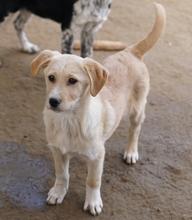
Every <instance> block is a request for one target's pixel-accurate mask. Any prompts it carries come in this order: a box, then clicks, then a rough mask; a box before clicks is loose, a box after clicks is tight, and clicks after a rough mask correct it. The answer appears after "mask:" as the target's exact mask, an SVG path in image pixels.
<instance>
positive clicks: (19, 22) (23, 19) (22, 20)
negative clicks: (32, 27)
mask: <svg viewBox="0 0 192 220" xmlns="http://www.w3.org/2000/svg"><path fill="white" fill-rule="evenodd" d="M31 15H32V14H31V12H29V11H27V10H25V9H21V10H20V13H19V15H18V16H17V18H16V19H15V21H14V26H15V30H16V32H17V35H18V37H19V40H20V42H21V45H22V48H23V51H25V52H27V53H37V52H38V51H39V47H38V46H37V45H35V44H32V43H31V42H29V40H28V39H27V37H26V34H25V32H24V29H25V26H26V23H27V22H28V21H29V19H30V17H31Z"/></svg>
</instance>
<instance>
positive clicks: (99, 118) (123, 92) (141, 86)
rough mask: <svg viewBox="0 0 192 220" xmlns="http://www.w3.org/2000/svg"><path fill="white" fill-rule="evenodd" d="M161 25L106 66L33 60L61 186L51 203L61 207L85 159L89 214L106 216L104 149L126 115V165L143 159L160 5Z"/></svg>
mask: <svg viewBox="0 0 192 220" xmlns="http://www.w3.org/2000/svg"><path fill="white" fill-rule="evenodd" d="M155 8H156V15H157V16H156V22H155V24H154V27H153V29H152V31H151V32H150V33H149V34H148V35H147V37H146V38H145V39H144V40H142V41H140V42H139V43H137V44H136V45H133V46H130V47H128V48H126V49H125V50H124V51H121V52H119V53H117V54H115V55H112V56H110V57H108V58H107V59H106V60H105V61H104V63H103V65H101V64H99V63H97V62H96V61H94V60H92V59H90V58H85V59H83V58H81V57H78V56H75V55H66V54H64V55H62V54H60V53H59V52H52V51H49V50H45V51H43V52H41V53H40V55H39V56H38V57H37V58H36V59H35V60H33V61H32V63H31V70H32V75H33V77H36V76H37V75H38V73H39V71H40V69H41V68H44V73H45V80H46V93H47V97H46V104H45V109H44V121H45V128H46V137H47V141H48V143H49V146H50V148H51V150H52V152H53V157H54V161H55V170H56V181H55V184H54V186H53V188H52V189H51V190H50V191H49V193H48V198H47V203H48V204H60V203H61V202H62V201H63V198H64V196H65V195H66V192H67V189H68V186H69V160H70V158H71V157H72V156H74V155H82V156H84V158H85V159H86V161H87V166H88V176H87V181H86V199H85V204H84V210H87V209H89V210H90V212H91V213H92V214H93V215H95V214H99V213H100V212H101V211H102V208H103V203H102V199H101V195H100V186H101V176H102V171H103V161H104V156H105V147H104V144H105V142H106V140H107V139H108V138H109V137H110V136H111V135H112V134H113V132H114V131H115V129H116V128H117V126H118V125H119V122H120V120H121V118H122V116H123V114H124V113H125V112H128V115H129V118H130V129H129V132H128V140H129V141H128V144H127V147H126V149H125V152H124V160H125V161H126V162H127V163H128V164H131V163H133V164H134V163H136V161H137V160H138V157H139V156H138V147H137V145H138V136H139V131H140V128H141V123H142V122H143V120H144V114H145V113H144V111H145V104H146V98H147V94H148V91H149V75H148V71H147V68H146V66H145V64H144V63H143V60H142V57H143V55H144V54H145V53H146V52H147V51H148V50H149V49H151V48H152V47H153V46H154V44H155V43H156V42H157V41H158V39H159V38H160V36H161V35H162V32H163V29H164V25H165V11H164V8H163V7H162V6H161V5H159V4H155Z"/></svg>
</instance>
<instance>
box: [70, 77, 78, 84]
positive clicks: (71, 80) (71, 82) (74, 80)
mask: <svg viewBox="0 0 192 220" xmlns="http://www.w3.org/2000/svg"><path fill="white" fill-rule="evenodd" d="M76 82H77V80H76V79H73V78H70V79H69V80H68V84H69V85H71V84H72V85H73V84H75V83H76Z"/></svg>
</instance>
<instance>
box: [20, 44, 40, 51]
mask: <svg viewBox="0 0 192 220" xmlns="http://www.w3.org/2000/svg"><path fill="white" fill-rule="evenodd" d="M39 50H40V49H39V47H38V46H37V45H35V44H32V43H30V42H27V43H25V45H23V51H24V52H26V53H30V54H33V53H38V52H39Z"/></svg>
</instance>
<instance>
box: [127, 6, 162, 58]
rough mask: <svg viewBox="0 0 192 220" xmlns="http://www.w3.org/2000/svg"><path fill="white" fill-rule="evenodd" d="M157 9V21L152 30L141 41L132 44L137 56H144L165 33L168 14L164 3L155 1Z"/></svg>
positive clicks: (132, 49)
mask: <svg viewBox="0 0 192 220" xmlns="http://www.w3.org/2000/svg"><path fill="white" fill-rule="evenodd" d="M154 5H155V9H156V21H155V24H154V26H153V29H152V30H151V32H150V33H149V34H148V35H147V36H146V37H145V38H144V39H143V40H141V41H140V42H138V43H137V44H135V45H133V46H131V52H132V53H133V54H135V55H136V56H137V57H140V58H142V56H143V55H144V54H145V53H146V52H147V51H149V50H150V49H151V48H152V47H153V46H154V45H155V44H156V43H157V41H158V40H159V38H160V37H161V35H162V34H163V30H164V27H165V21H166V14H165V9H164V7H163V6H162V5H160V4H157V3H154Z"/></svg>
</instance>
